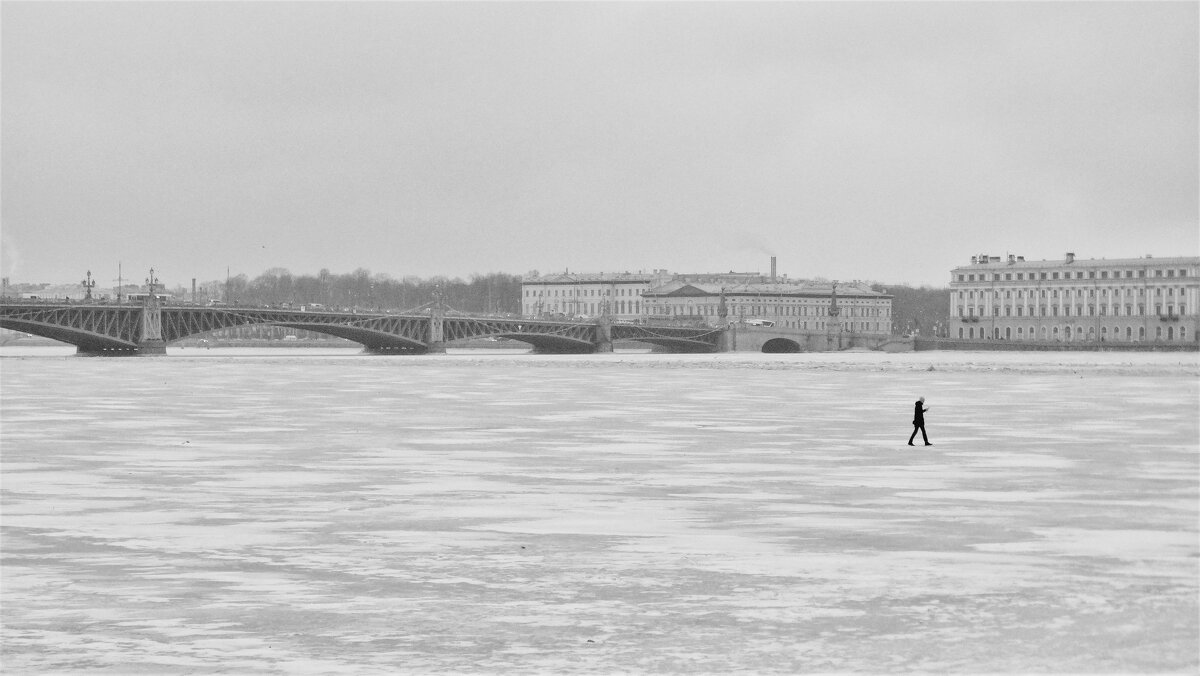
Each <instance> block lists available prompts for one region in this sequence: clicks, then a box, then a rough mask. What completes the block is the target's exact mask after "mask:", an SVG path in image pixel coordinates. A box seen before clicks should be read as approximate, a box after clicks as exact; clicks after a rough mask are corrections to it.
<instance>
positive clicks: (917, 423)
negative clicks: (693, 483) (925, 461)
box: [908, 397, 933, 446]
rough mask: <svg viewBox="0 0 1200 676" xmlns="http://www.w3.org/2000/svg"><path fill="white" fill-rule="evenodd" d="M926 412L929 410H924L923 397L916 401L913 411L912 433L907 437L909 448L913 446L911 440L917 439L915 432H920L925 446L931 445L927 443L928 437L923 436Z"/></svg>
mask: <svg viewBox="0 0 1200 676" xmlns="http://www.w3.org/2000/svg"><path fill="white" fill-rule="evenodd" d="M928 410H929V409H927V408H925V397H921V398H920V399H918V400H917V406H916V408H915V409H914V410H913V433H912V435H911V436H909V437H908V445H909V446H914V445H915V444H913V439H916V438H917V430H921V438H922V439H924V440H925V445H926V446H932V445H933V444H931V443H929V437H928V436H927V435H926V434H925V411H928Z"/></svg>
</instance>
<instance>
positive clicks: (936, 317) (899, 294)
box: [871, 284, 950, 337]
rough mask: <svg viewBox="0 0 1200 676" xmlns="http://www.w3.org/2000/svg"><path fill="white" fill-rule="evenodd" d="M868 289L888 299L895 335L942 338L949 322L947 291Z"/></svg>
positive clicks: (898, 287) (873, 286)
mask: <svg viewBox="0 0 1200 676" xmlns="http://www.w3.org/2000/svg"><path fill="white" fill-rule="evenodd" d="M871 289H872V290H874V291H881V292H884V293H887V294H890V295H891V296H892V327H893V330H894V331H895V332H896V333H899V334H904V333H913V332H916V333H919V334H920V335H922V336H926V337H931V336H935V335H945V330H946V329H945V327H946V324H947V322H948V321H949V319H950V290H949V289H936V288H931V287H928V286H922V287H911V286H893V285H888V284H872V285H871Z"/></svg>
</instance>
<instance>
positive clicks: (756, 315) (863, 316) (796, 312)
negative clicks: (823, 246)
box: [643, 276, 892, 336]
mask: <svg viewBox="0 0 1200 676" xmlns="http://www.w3.org/2000/svg"><path fill="white" fill-rule="evenodd" d="M681 277H682V276H681ZM835 284H836V286H835ZM643 298H644V299H645V304H644V307H645V310H646V315H645V316H646V318H647V319H648V320H649V321H655V320H675V321H688V322H695V323H704V324H707V325H709V326H718V325H722V324H724V323H735V324H746V325H760V326H776V327H780V328H788V329H798V330H801V331H815V332H827V331H840V332H846V333H855V334H864V335H871V336H887V335H890V334H891V332H892V297H891V296H889V295H887V294H884V293H880V292H878V291H873V290H872V289H871V288H870V287H868V286H867V285H865V284H862V283H859V282H850V283H835V282H825V281H805V282H798V283H775V284H772V283H761V284H735V285H730V286H726V285H722V284H713V283H694V282H688V281H684V280H683V279H677V280H673V281H671V282H668V283H667V284H664V285H662V286H659V287H656V288H654V289H651V290H650V291H648V292H646V293H644V294H643ZM722 298H724V316H722V307H721V306H722Z"/></svg>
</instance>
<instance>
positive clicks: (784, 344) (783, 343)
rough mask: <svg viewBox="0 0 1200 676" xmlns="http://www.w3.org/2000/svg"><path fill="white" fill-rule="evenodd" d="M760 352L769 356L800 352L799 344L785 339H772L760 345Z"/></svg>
mask: <svg viewBox="0 0 1200 676" xmlns="http://www.w3.org/2000/svg"><path fill="white" fill-rule="evenodd" d="M762 351H763V352H765V353H769V354H785V353H792V352H801V351H802V349H801V347H800V343H797V342H796V341H794V340H789V339H787V338H772V339H770V340H768V341H766V342H764V343H763V345H762Z"/></svg>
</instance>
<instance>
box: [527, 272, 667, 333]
mask: <svg viewBox="0 0 1200 676" xmlns="http://www.w3.org/2000/svg"><path fill="white" fill-rule="evenodd" d="M671 278H672V275H671V273H669V272H667V271H666V270H653V271H651V272H613V273H605V272H600V273H583V274H580V273H574V274H573V273H571V272H563V273H555V274H550V275H533V274H531V275H527V276H525V277H524V278H522V280H521V314H522V315H523V316H525V317H530V318H550V319H587V318H589V317H597V316H600V315H602V314H608V315H609V316H610V317H612V318H613V319H618V320H629V321H632V320H636V319H640V318H641V317H642V316H643V315H644V312H645V304H644V302H643V300H642V294H643V293H646V292H647V291H649V290H650V289H652V288H654V287H656V286H661V285H662V284H664V283H666V282H667V281H669V280H670V279H671Z"/></svg>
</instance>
